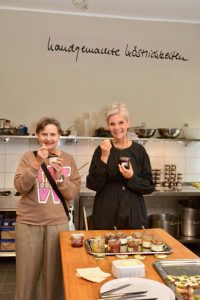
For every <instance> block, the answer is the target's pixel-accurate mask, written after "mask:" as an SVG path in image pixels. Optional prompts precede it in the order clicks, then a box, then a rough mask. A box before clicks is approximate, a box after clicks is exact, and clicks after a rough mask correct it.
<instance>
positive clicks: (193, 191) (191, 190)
mask: <svg viewBox="0 0 200 300" xmlns="http://www.w3.org/2000/svg"><path fill="white" fill-rule="evenodd" d="M95 194H96V192H94V191H92V190H89V189H88V188H86V186H85V185H84V184H82V187H81V192H80V196H82V197H84V196H85V197H89V196H95ZM155 196H200V189H197V188H195V187H193V186H192V185H190V184H188V185H184V186H182V188H181V190H176V189H174V190H172V189H166V188H164V187H161V189H160V191H155V192H153V193H152V194H150V195H145V197H155Z"/></svg>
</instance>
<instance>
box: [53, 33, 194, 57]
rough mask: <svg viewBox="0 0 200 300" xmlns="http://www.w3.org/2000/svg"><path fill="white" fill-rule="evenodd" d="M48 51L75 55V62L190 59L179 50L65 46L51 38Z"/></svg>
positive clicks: (126, 45)
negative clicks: (95, 58)
mask: <svg viewBox="0 0 200 300" xmlns="http://www.w3.org/2000/svg"><path fill="white" fill-rule="evenodd" d="M47 51H49V52H50V53H54V54H55V53H57V54H59V53H61V52H62V53H65V54H66V55H73V56H74V60H75V62H78V60H79V58H80V56H81V55H83V56H84V55H87V56H94V55H98V56H101V57H103V56H107V57H115V58H116V59H117V58H119V57H122V56H123V57H126V58H128V59H151V60H160V61H163V60H164V61H173V62H175V61H179V62H187V61H189V59H188V58H187V57H185V56H184V55H183V54H181V51H177V50H170V51H167V50H161V49H144V48H142V47H140V46H138V45H135V46H134V47H131V46H130V45H129V44H128V43H127V44H125V45H124V47H122V46H120V47H110V46H104V47H99V46H98V47H95V46H93V47H91V46H87V45H83V44H82V45H79V44H75V43H69V44H64V43H62V42H55V41H53V40H52V38H51V37H49V38H48V41H47Z"/></svg>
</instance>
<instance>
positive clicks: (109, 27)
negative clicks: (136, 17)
mask: <svg viewBox="0 0 200 300" xmlns="http://www.w3.org/2000/svg"><path fill="white" fill-rule="evenodd" d="M49 36H51V39H52V41H53V42H54V44H55V43H61V44H64V45H68V46H69V45H70V44H73V43H74V44H76V45H87V46H88V47H99V48H101V47H105V46H107V47H110V48H112V47H114V48H119V49H120V53H121V55H120V57H111V56H109V57H108V56H100V55H84V54H80V53H79V57H78V61H77V62H76V60H75V55H73V54H72V53H71V54H69V53H58V52H56V53H55V52H54V53H51V52H50V51H47V41H48V38H49ZM126 44H129V47H130V49H133V48H134V46H135V45H137V46H138V47H141V48H144V49H148V50H156V49H158V50H162V51H166V52H167V51H169V52H171V51H173V50H175V51H177V52H179V53H180V54H181V55H182V56H184V57H186V58H188V59H189V61H187V62H181V61H167V60H165V61H164V60H156V59H148V58H127V57H126V56H125V55H124V49H125V46H126ZM0 45H1V46H0V103H1V109H0V118H8V119H10V120H12V121H13V123H14V124H15V125H19V124H21V123H22V124H26V125H27V126H28V127H29V128H30V131H31V132H32V131H33V128H34V125H35V121H36V120H38V118H40V117H41V116H43V115H54V116H56V117H58V118H59V119H60V121H61V123H62V126H63V128H64V129H66V128H67V127H68V126H70V125H72V124H73V123H74V122H75V120H76V118H77V117H78V116H80V115H82V113H83V112H88V111H92V112H96V113H97V116H98V123H97V126H99V125H105V124H104V118H103V112H104V109H105V107H106V106H107V105H108V104H110V103H111V102H113V101H115V100H119V101H122V102H125V103H127V104H128V106H129V108H130V111H131V114H132V119H133V125H140V124H141V122H146V124H147V126H148V127H155V128H156V127H165V126H167V127H182V126H183V124H184V123H186V122H187V123H189V125H191V126H199V127H200V118H199V110H200V104H199V102H200V101H199V100H200V88H199V87H200V58H199V53H200V25H199V24H181V23H169V22H149V21H148V22H144V21H130V20H114V19H105V18H92V17H81V16H79V17H78V16H69V15H57V14H45V13H34V12H32V13H31V12H20V11H18V12H17V11H10V12H9V11H0Z"/></svg>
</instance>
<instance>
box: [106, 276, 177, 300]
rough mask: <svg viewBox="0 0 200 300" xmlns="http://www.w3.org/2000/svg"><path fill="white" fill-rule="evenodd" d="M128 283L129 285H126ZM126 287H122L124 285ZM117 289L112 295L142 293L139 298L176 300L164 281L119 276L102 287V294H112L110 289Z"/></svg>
mask: <svg viewBox="0 0 200 300" xmlns="http://www.w3.org/2000/svg"><path fill="white" fill-rule="evenodd" d="M126 285H127V286H126ZM123 286H125V287H124V288H120V287H123ZM113 289H117V290H116V291H113V292H111V293H112V295H118V294H119V295H120V294H128V293H138V292H139V293H140V292H141V293H142V292H144V294H142V295H140V296H138V298H142V299H145V298H146V299H149V298H156V299H157V300H175V294H174V293H173V291H172V290H171V289H170V288H169V287H168V286H166V285H165V284H163V283H160V282H158V281H155V280H151V279H146V278H133V277H131V278H118V279H113V280H110V281H108V282H106V283H105V284H104V285H102V287H101V289H100V295H101V296H103V295H105V294H107V296H108V295H111V293H109V291H111V290H113Z"/></svg>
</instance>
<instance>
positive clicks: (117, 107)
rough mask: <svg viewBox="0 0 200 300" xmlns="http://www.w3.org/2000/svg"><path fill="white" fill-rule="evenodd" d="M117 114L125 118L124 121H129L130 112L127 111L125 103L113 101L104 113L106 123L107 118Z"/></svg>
mask: <svg viewBox="0 0 200 300" xmlns="http://www.w3.org/2000/svg"><path fill="white" fill-rule="evenodd" d="M117 114H120V115H122V116H123V117H124V118H125V119H126V121H128V122H129V121H130V113H129V111H128V108H127V107H126V104H123V103H120V102H114V103H113V104H112V105H111V106H110V108H109V109H108V111H107V112H106V114H105V116H106V122H107V123H108V121H109V118H110V117H111V116H113V115H117Z"/></svg>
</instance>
